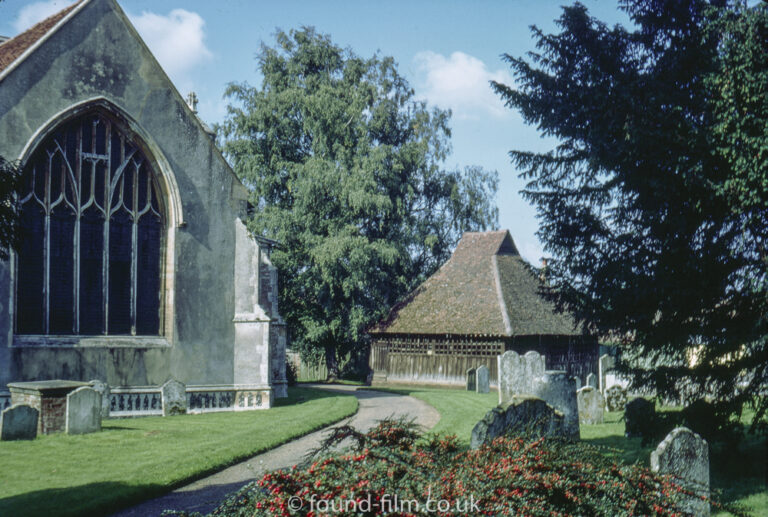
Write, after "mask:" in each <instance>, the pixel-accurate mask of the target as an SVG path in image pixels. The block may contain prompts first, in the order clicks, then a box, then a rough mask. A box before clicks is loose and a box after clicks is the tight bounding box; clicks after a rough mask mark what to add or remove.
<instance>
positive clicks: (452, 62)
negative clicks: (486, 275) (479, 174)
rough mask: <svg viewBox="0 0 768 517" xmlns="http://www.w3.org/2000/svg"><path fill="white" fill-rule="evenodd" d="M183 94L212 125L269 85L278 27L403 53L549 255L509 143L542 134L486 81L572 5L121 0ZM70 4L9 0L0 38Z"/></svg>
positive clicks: (518, 221) (537, 253)
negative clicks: (265, 66) (264, 54)
mask: <svg viewBox="0 0 768 517" xmlns="http://www.w3.org/2000/svg"><path fill="white" fill-rule="evenodd" d="M118 1H119V3H120V5H121V6H122V8H123V9H124V10H125V11H126V12H127V13H128V15H129V17H130V18H131V20H132V22H133V23H134V24H135V25H136V27H137V29H138V31H139V33H140V34H141V35H142V37H143V38H144V39H145V41H146V42H147V44H148V45H149V47H150V49H151V50H152V51H153V52H154V54H155V56H156V57H157V58H158V61H160V64H161V65H163V67H164V68H165V69H166V71H167V72H168V74H169V76H170V77H171V79H172V80H173V82H174V83H175V85H176V87H177V88H178V89H179V91H180V92H181V93H182V94H183V95H186V93H187V92H189V91H192V90H194V91H195V92H196V93H197V96H198V98H199V99H200V104H199V107H198V109H199V112H200V116H201V117H202V118H203V120H205V121H206V122H208V123H209V124H211V123H215V122H221V121H222V120H223V118H224V116H225V113H226V105H227V100H226V99H224V98H223V93H224V89H225V88H226V85H227V84H228V83H230V82H248V83H249V84H251V85H258V84H260V79H261V78H260V75H259V73H258V71H257V70H256V61H255V59H254V58H255V54H256V51H257V50H258V48H259V45H260V43H261V42H265V43H267V44H268V45H271V44H273V42H274V34H275V30H276V29H277V28H280V29H283V30H288V29H291V28H298V27H301V26H314V27H315V28H317V29H318V30H319V31H320V32H323V33H326V34H330V36H331V38H332V40H333V41H334V42H335V43H336V44H338V45H341V46H343V47H350V48H351V49H352V50H354V51H355V52H356V53H357V54H359V55H361V56H371V55H372V54H373V53H374V52H379V53H380V54H382V55H388V56H393V57H394V58H395V60H396V61H397V62H398V64H399V70H400V72H401V73H402V74H403V75H404V76H405V77H406V78H407V79H408V80H409V82H410V84H411V86H412V87H413V88H414V90H415V93H416V96H417V97H419V98H421V99H425V100H426V101H427V102H429V103H430V104H431V105H436V106H439V107H441V108H450V109H451V110H452V111H453V118H452V123H451V126H452V131H453V137H452V144H453V153H452V155H451V156H450V157H449V158H448V160H447V162H446V166H447V167H449V168H454V167H462V168H463V167H464V166H465V165H480V166H482V167H484V168H486V169H490V170H496V171H498V173H499V179H500V183H499V192H498V195H497V199H496V201H497V204H498V206H499V227H500V228H502V229H509V230H510V232H511V233H512V237H513V238H514V240H515V242H516V243H517V245H518V248H519V249H520V252H521V254H522V255H523V257H524V258H526V259H527V260H528V261H530V262H532V263H534V264H535V265H538V262H539V258H540V257H541V256H542V255H543V251H542V248H541V244H540V243H539V241H538V239H537V238H536V236H535V233H536V230H537V229H538V223H537V221H536V217H535V210H534V209H533V207H531V206H530V205H529V204H528V203H527V202H526V201H525V200H524V199H523V198H522V197H521V196H520V194H519V191H520V190H521V189H522V188H523V187H524V184H525V182H524V181H523V180H521V179H519V178H518V171H517V170H516V169H515V167H514V166H513V165H512V164H511V163H510V160H509V156H508V154H507V153H508V152H509V150H510V149H524V150H533V151H543V150H547V149H550V148H551V147H552V146H553V145H554V142H553V141H552V140H547V139H542V138H540V137H539V135H538V134H537V132H536V130H535V128H532V127H529V126H526V125H525V124H524V123H523V121H522V120H521V118H520V117H519V116H518V115H517V113H515V112H513V111H511V110H509V109H507V108H505V107H504V106H503V104H502V103H501V101H500V100H499V99H498V98H497V97H496V96H495V95H494V94H493V93H492V92H491V90H490V87H489V86H488V81H489V80H491V79H493V80H497V81H501V82H505V83H510V84H511V83H512V82H513V79H512V77H511V75H510V72H509V67H508V66H507V65H506V64H505V63H503V62H502V60H501V54H502V53H508V54H511V55H515V56H520V55H523V54H524V53H525V52H527V51H529V50H533V48H534V45H533V40H532V39H531V32H530V30H529V26H530V25H537V26H539V27H540V28H542V29H544V30H545V31H549V32H552V31H555V30H556V27H555V24H554V20H555V19H556V18H557V17H558V16H559V15H560V12H561V7H560V6H561V5H564V4H569V3H572V2H568V1H563V0H561V1H550V0H539V1H535V0H506V1H502V0H499V1H483V0H475V1H470V0H466V1H451V0H431V1H420V0H411V1H410V2H406V1H399V0H388V1H378V2H374V1H367V0H357V1H333V0H324V1H319V0H315V1H309V0H307V1H290V0H284V1H255V0H216V1H211V0H206V1H202V0H118ZM70 3H72V2H70V1H61V0H52V1H39V2H29V1H21V0H5V1H0V34H2V35H5V36H13V35H15V34H17V33H19V32H20V31H22V30H24V29H26V28H27V27H29V26H30V25H32V24H34V23H36V22H37V21H39V20H41V19H43V18H45V17H46V16H49V15H50V14H52V13H54V12H56V11H58V10H60V9H62V8H64V7H65V6H67V5H69V4H70ZM582 3H584V4H585V5H586V6H587V8H588V9H589V11H590V12H591V13H592V14H593V15H595V16H596V17H597V18H599V19H601V20H603V21H605V22H607V23H609V24H614V23H625V24H626V23H627V18H626V15H625V14H624V13H622V12H621V11H619V10H618V8H617V2H616V1H608V0H602V1H596V0H592V1H583V2H582Z"/></svg>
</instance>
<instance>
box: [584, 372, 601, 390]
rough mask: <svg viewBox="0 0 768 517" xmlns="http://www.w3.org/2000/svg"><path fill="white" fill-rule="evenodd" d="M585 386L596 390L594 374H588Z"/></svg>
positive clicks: (595, 376)
mask: <svg viewBox="0 0 768 517" xmlns="http://www.w3.org/2000/svg"><path fill="white" fill-rule="evenodd" d="M585 386H590V387H592V388H595V389H598V385H597V375H595V374H594V373H590V374H588V375H587V383H586V384H585Z"/></svg>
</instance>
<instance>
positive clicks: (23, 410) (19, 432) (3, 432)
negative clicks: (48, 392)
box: [0, 404, 39, 441]
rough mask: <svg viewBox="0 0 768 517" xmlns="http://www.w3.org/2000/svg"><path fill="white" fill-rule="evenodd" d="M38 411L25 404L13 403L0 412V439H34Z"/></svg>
mask: <svg viewBox="0 0 768 517" xmlns="http://www.w3.org/2000/svg"><path fill="white" fill-rule="evenodd" d="M38 418H39V412H38V411H37V409H35V408H33V407H32V406H27V405H26V404H14V405H13V406H11V407H9V408H6V409H4V410H3V412H2V414H0V440H3V441H5V440H34V439H35V437H36V436H37V420H38Z"/></svg>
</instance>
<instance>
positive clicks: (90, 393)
mask: <svg viewBox="0 0 768 517" xmlns="http://www.w3.org/2000/svg"><path fill="white" fill-rule="evenodd" d="M65 431H66V433H67V434H85V433H95V432H97V431H101V394H100V393H99V392H98V391H96V390H95V389H93V388H90V387H88V386H83V387H82V388H77V389H76V390H75V391H73V392H70V393H68V394H67V419H66V423H65Z"/></svg>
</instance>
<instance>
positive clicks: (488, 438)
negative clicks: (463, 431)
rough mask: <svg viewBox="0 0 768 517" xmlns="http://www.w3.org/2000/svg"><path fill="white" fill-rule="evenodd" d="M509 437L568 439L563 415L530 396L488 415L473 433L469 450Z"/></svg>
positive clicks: (514, 401) (518, 399) (476, 426)
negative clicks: (499, 437)
mask: <svg viewBox="0 0 768 517" xmlns="http://www.w3.org/2000/svg"><path fill="white" fill-rule="evenodd" d="M507 434H516V435H522V436H525V438H526V439H535V438H539V437H541V436H550V437H563V438H567V437H568V433H567V432H566V430H565V425H564V419H563V414H562V413H561V412H560V411H557V410H556V409H555V408H553V407H552V406H550V405H549V404H547V403H546V402H544V401H543V400H541V399H540V398H537V397H532V396H530V395H526V396H514V397H512V399H511V400H510V401H509V403H507V404H505V405H504V406H502V407H497V408H493V409H492V410H491V411H489V412H488V413H487V414H486V415H485V417H484V418H483V419H482V420H480V421H479V422H478V423H477V424H476V425H475V427H474V428H473V429H472V436H471V439H470V446H471V447H472V448H473V449H477V448H478V447H480V446H481V445H483V444H489V443H491V442H492V441H493V439H494V438H496V437H498V436H503V435H507Z"/></svg>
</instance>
